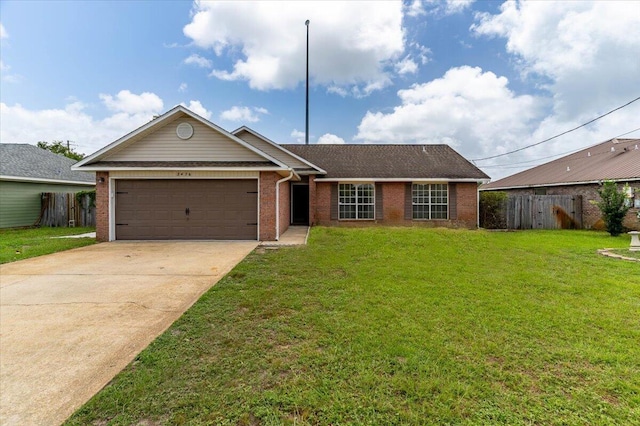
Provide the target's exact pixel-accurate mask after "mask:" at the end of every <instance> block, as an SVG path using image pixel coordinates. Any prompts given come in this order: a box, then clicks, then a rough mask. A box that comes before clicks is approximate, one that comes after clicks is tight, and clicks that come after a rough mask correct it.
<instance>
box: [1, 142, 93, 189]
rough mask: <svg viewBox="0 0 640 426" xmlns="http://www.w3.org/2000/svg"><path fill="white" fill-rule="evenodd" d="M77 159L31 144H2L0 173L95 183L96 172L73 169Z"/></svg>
mask: <svg viewBox="0 0 640 426" xmlns="http://www.w3.org/2000/svg"><path fill="white" fill-rule="evenodd" d="M75 163H76V161H75V160H72V159H71V158H67V157H65V156H63V155H58V154H54V153H53V152H51V151H47V150H46V149H42V148H38V147H37V146H35V145H29V144H13V143H1V144H0V176H2V178H3V179H14V178H18V180H20V178H22V179H25V180H30V181H37V180H44V181H60V182H78V183H95V174H94V173H86V172H75V171H71V166H72V165H73V164H75Z"/></svg>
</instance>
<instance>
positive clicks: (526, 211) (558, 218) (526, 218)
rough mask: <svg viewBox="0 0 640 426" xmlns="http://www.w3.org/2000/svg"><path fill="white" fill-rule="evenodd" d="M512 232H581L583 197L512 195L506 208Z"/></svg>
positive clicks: (508, 225)
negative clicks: (570, 230) (545, 230)
mask: <svg viewBox="0 0 640 426" xmlns="http://www.w3.org/2000/svg"><path fill="white" fill-rule="evenodd" d="M505 209H506V213H505V216H506V219H507V228H509V229H580V228H582V196H581V195H512V196H509V198H508V200H507V203H506V206H505Z"/></svg>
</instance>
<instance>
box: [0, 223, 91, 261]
mask: <svg viewBox="0 0 640 426" xmlns="http://www.w3.org/2000/svg"><path fill="white" fill-rule="evenodd" d="M94 231H95V228H80V227H78V228H48V227H43V228H23V229H0V263H7V262H14V261H16V260H21V259H27V258H29V257H36V256H42V255H43V254H50V253H55V252H58V251H63V250H69V249H72V248H76V247H83V246H87V245H90V244H95V242H96V239H95V238H54V237H60V236H63V235H78V234H84V233H87V232H94Z"/></svg>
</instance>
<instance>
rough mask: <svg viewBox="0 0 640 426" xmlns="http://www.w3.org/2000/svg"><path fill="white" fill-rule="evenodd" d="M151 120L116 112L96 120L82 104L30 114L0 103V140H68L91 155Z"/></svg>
mask: <svg viewBox="0 0 640 426" xmlns="http://www.w3.org/2000/svg"><path fill="white" fill-rule="evenodd" d="M152 118H153V114H150V113H145V114H128V113H125V112H116V113H114V114H112V115H110V116H108V117H106V118H104V119H96V118H94V117H92V116H91V115H89V114H88V113H87V112H86V105H84V104H83V103H82V102H71V103H69V104H67V105H66V106H65V107H64V108H63V109H46V110H30V109H27V108H24V107H23V106H21V105H19V104H16V105H13V106H10V105H7V104H5V103H0V121H1V122H2V126H1V127H0V139H1V140H2V142H5V143H30V144H36V143H37V142H38V141H52V140H71V141H73V142H74V143H76V144H77V147H78V148H77V150H78V151H79V152H82V153H85V154H90V153H92V152H94V151H97V150H98V149H100V148H102V147H104V146H105V145H107V144H109V143H111V142H113V141H114V140H116V139H118V138H120V137H122V136H123V135H125V134H127V133H128V132H130V131H131V130H133V129H136V128H137V127H139V126H141V125H143V124H144V123H146V122H148V121H149V120H151V119H152Z"/></svg>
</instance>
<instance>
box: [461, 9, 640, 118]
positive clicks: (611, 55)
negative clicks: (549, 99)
mask: <svg viewBox="0 0 640 426" xmlns="http://www.w3.org/2000/svg"><path fill="white" fill-rule="evenodd" d="M471 30H472V31H473V32H475V33H476V34H477V35H478V36H483V35H484V36H490V37H495V36H497V37H503V38H505V39H506V48H507V51H508V52H510V53H512V54H513V55H514V56H515V57H516V59H517V60H518V63H519V66H520V67H521V69H522V71H523V75H524V76H525V78H526V77H527V76H528V75H529V74H531V73H535V74H538V75H540V76H543V77H544V78H546V79H548V80H547V81H548V83H547V84H546V85H545V86H543V87H545V88H547V89H549V90H550V92H552V93H553V96H554V111H555V112H556V113H557V114H559V115H561V116H563V117H565V118H569V117H573V116H576V115H578V114H581V113H593V112H594V111H603V110H605V109H608V107H613V106H616V105H620V104H622V103H624V102H625V101H628V100H630V99H631V98H633V97H634V96H633V95H634V94H636V93H637V91H638V88H639V87H640V65H639V62H638V58H637V56H638V55H637V54H634V53H635V52H640V3H639V2H633V1H631V2H629V1H607V2H505V3H504V4H503V5H502V6H501V9H500V13H498V14H496V15H491V14H488V13H481V14H477V15H476V23H475V24H474V25H472V27H471Z"/></svg>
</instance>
